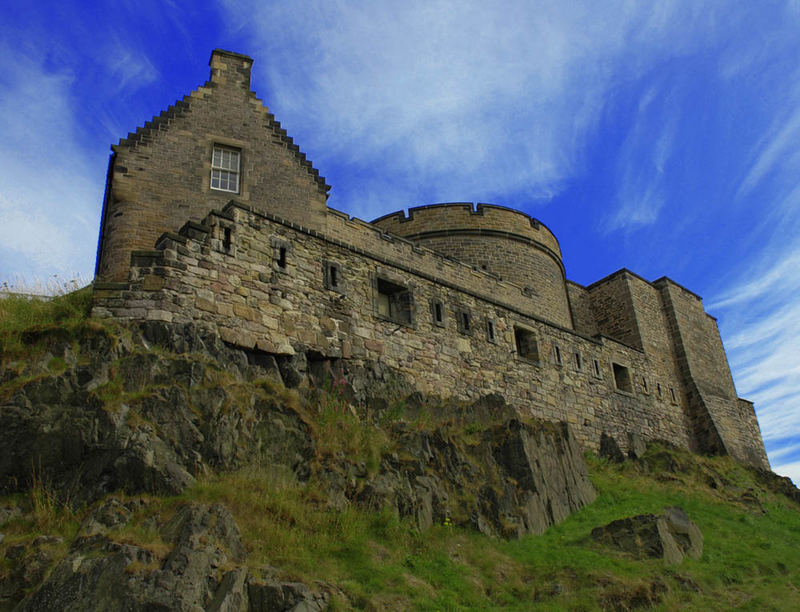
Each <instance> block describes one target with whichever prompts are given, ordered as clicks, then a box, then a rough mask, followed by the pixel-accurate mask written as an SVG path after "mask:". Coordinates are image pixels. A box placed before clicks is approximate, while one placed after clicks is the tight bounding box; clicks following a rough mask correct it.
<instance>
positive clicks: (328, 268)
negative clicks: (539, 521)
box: [94, 51, 768, 467]
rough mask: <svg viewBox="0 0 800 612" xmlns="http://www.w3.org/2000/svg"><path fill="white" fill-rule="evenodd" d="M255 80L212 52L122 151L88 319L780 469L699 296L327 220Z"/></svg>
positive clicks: (510, 249) (395, 222)
mask: <svg viewBox="0 0 800 612" xmlns="http://www.w3.org/2000/svg"><path fill="white" fill-rule="evenodd" d="M250 62H251V60H249V58H246V57H245V56H239V55H237V54H231V53H229V52H220V51H215V52H214V54H212V60H211V66H212V77H211V81H210V82H209V83H207V84H206V85H204V86H203V87H201V88H199V89H198V90H196V91H195V92H193V93H192V95H191V96H190V97H189V98H190V99H189V100H188V101H187V102H186V104H185V105H183V106H181V105H179V106H180V108H178V109H177V110H174V111H172V110H170V111H168V112H167V113H166V115H165V118H164V119H163V120H162V121H160V122H157V124H153V125H148V126H146V127H145V128H143V129H140V130H139V131H137V132H136V134H133V135H131V136H130V137H129V138H128V139H127V140H124V141H122V142H121V143H120V145H118V146H117V147H115V148H114V151H115V153H114V155H113V156H112V159H111V163H110V172H109V187H108V195H107V198H106V202H105V206H104V213H103V226H102V230H101V239H100V247H99V251H98V252H99V258H98V279H97V282H96V283H95V310H94V312H95V314H96V315H99V316H110V317H115V318H119V319H128V320H153V319H156V320H164V321H172V322H198V323H201V324H203V325H207V326H209V327H212V328H213V329H215V330H217V331H218V333H219V334H220V336H221V337H222V338H223V339H224V340H225V341H226V342H229V343H231V344H234V345H237V346H242V347H246V348H248V349H250V350H254V351H263V352H265V353H271V354H275V355H283V356H291V355H295V354H298V353H303V354H306V355H310V356H313V358H314V359H344V360H348V361H350V362H352V363H354V364H364V365H366V364H375V363H380V364H382V366H385V367H389V368H392V369H393V370H394V371H396V372H397V373H399V374H401V375H402V376H403V377H404V378H405V379H406V380H408V381H409V383H410V384H411V385H413V386H414V387H416V388H418V389H419V390H421V391H423V392H426V393H431V394H437V395H454V396H456V397H459V398H464V399H468V398H469V399H474V398H476V397H478V396H481V395H484V394H486V393H501V394H503V395H504V396H505V397H506V398H507V399H508V401H509V402H510V403H512V404H513V405H515V406H516V407H517V409H518V410H519V411H520V412H521V413H524V414H530V415H533V416H538V417H544V418H548V419H553V420H563V421H566V422H568V423H569V424H570V426H571V427H572V429H573V431H574V432H575V435H576V436H577V438H578V439H579V440H580V441H581V442H582V444H583V445H584V446H585V447H586V448H597V446H598V444H599V440H600V436H601V434H602V433H603V432H606V433H610V434H611V435H613V436H614V437H615V438H616V439H617V441H618V442H619V443H620V444H621V446H622V447H623V448H625V447H626V446H627V442H628V435H629V434H631V433H636V434H639V435H641V436H643V437H644V438H646V439H652V438H662V439H666V440H669V441H672V442H673V443H675V444H678V445H681V446H684V447H688V448H692V449H694V450H698V451H703V452H728V453H731V454H732V455H734V456H735V457H737V458H738V459H740V460H742V461H747V462H750V463H753V464H755V465H760V466H763V467H766V466H768V463H767V460H766V454H765V453H764V448H763V442H762V441H761V437H760V432H759V430H758V423H757V421H756V419H755V413H754V412H753V408H752V404H750V403H749V402H746V401H745V400H740V399H739V398H737V396H736V390H735V388H734V386H733V381H732V378H731V375H730V369H729V367H728V364H727V360H726V359H725V354H724V350H723V348H722V344H721V340H720V338H719V332H718V330H717V327H716V322H715V321H714V319H713V318H711V317H709V316H708V315H707V314H706V313H705V311H704V309H703V305H702V301H701V300H700V298H699V297H698V296H696V295H695V294H693V293H691V292H690V291H688V290H686V289H684V288H682V287H680V286H679V285H677V284H675V283H674V282H672V281H670V280H669V279H660V280H659V281H656V282H654V283H651V282H648V281H646V280H645V279H643V278H641V277H639V276H637V275H636V274H634V273H632V272H630V271H628V270H620V271H618V272H615V273H614V274H612V275H610V276H608V277H606V278H604V279H602V280H600V281H598V282H596V283H593V284H592V285H589V286H588V287H583V286H581V285H579V284H577V283H574V282H571V281H567V280H566V277H565V271H564V266H563V263H562V261H561V250H560V247H559V245H558V241H557V240H556V238H555V236H553V234H552V233H551V232H550V231H549V230H548V229H547V228H546V227H545V226H544V225H542V224H541V223H539V222H538V221H536V220H534V219H532V218H530V217H529V216H527V215H525V214H524V213H521V212H518V211H513V210H511V209H507V208H504V207H500V206H493V205H486V204H479V205H478V206H477V207H475V208H473V206H472V205H471V204H463V203H462V204H449V205H433V206H427V207H418V208H412V209H410V210H409V214H408V216H406V215H404V214H403V213H402V212H400V213H392V214H390V215H387V216H385V217H381V218H380V219H378V220H376V221H375V222H374V223H372V224H370V223H366V222H364V221H361V220H358V219H353V218H350V217H349V216H348V215H347V214H345V213H342V212H339V211H336V210H333V209H330V208H327V207H326V206H325V197H326V193H327V189H328V188H327V185H326V184H325V182H324V179H322V178H321V177H319V174H318V173H317V172H316V170H314V169H313V167H312V166H311V164H310V162H308V161H307V160H306V159H305V157H304V156H303V155H302V154H301V153H300V152H299V150H298V149H297V147H296V145H294V144H293V143H292V141H291V139H290V138H289V137H288V136H286V134H285V132H283V131H282V130H281V129H280V127H279V124H278V123H277V121H275V120H274V118H273V117H272V116H271V115H270V114H269V113H268V112H267V111H266V108H265V107H263V105H262V104H261V102H260V101H259V100H258V99H257V98H256V97H255V94H254V93H252V92H250V91H249V67H250ZM234 161H236V162H237V163H238V165H235V164H234V163H233V162H234ZM123 162H124V163H123ZM233 187H235V188H236V193H233V191H234V190H233ZM148 241H149V242H148ZM123 262H124V263H123ZM110 280H112V281H115V282H107V281H110Z"/></svg>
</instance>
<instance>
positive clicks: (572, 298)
mask: <svg viewBox="0 0 800 612" xmlns="http://www.w3.org/2000/svg"><path fill="white" fill-rule="evenodd" d="M567 296H568V297H569V306H570V310H571V311H572V321H573V324H574V326H575V331H577V332H580V333H582V334H586V335H587V336H596V335H597V323H596V322H595V320H594V312H593V311H592V302H591V296H590V295H589V292H588V291H587V290H586V287H582V286H581V285H579V284H578V283H575V282H573V281H569V280H568V281H567Z"/></svg>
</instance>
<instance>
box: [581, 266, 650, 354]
mask: <svg viewBox="0 0 800 612" xmlns="http://www.w3.org/2000/svg"><path fill="white" fill-rule="evenodd" d="M629 275H630V273H629V272H628V271H627V270H624V269H623V270H619V271H618V272H615V273H614V274H612V275H611V276H607V277H606V278H604V279H602V280H599V281H597V282H596V283H592V284H591V285H589V286H588V287H587V288H586V289H587V290H588V292H589V295H590V298H591V304H592V312H593V313H594V320H595V322H596V324H597V330H598V331H599V332H600V333H601V334H605V335H607V336H610V337H611V338H614V339H616V340H619V341H620V342H623V343H625V344H627V345H628V346H633V347H635V348H638V349H640V350H641V349H642V338H641V336H640V334H639V328H638V325H637V322H636V312H635V311H634V309H633V299H632V298H631V291H630V287H629V286H628V276H629Z"/></svg>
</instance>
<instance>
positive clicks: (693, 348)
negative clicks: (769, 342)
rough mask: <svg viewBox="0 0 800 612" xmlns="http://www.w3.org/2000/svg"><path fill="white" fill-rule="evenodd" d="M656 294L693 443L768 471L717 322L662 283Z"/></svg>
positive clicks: (691, 298) (695, 300)
mask: <svg viewBox="0 0 800 612" xmlns="http://www.w3.org/2000/svg"><path fill="white" fill-rule="evenodd" d="M653 285H654V286H655V287H657V288H658V289H659V291H660V293H661V296H662V300H663V302H664V306H665V313H666V317H667V320H668V322H669V328H670V334H671V336H672V342H673V346H675V348H676V356H677V365H678V368H679V371H680V373H681V375H682V377H683V381H684V388H685V391H686V393H687V406H688V408H689V416H690V419H691V422H692V427H693V438H694V439H695V440H697V441H698V442H699V443H700V444H701V446H703V447H704V448H706V449H709V450H711V449H714V447H715V445H718V446H720V447H721V448H719V449H717V450H724V451H726V452H728V453H730V454H731V455H732V456H734V457H736V458H737V459H739V460H740V461H745V462H749V463H752V464H754V465H762V466H764V467H767V466H768V465H769V463H768V461H767V457H766V452H765V450H764V443H763V442H762V439H761V432H760V430H759V429H758V421H757V420H756V417H755V412H753V410H752V404H750V403H749V402H745V403H742V402H741V401H740V400H739V398H738V397H737V395H736V388H735V387H734V384H733V378H732V377H731V373H730V366H729V365H728V360H727V358H726V356H725V350H724V348H723V346H722V339H721V338H720V335H719V329H718V328H717V322H716V320H715V319H714V318H713V317H710V316H709V315H707V314H706V312H705V310H704V309H703V304H702V301H701V300H700V298H699V297H698V296H696V295H695V294H693V293H692V292H690V291H688V290H686V289H684V288H683V287H681V286H679V285H677V284H675V283H674V282H672V281H670V280H669V279H667V278H662V279H659V280H658V281H656V282H655V283H653Z"/></svg>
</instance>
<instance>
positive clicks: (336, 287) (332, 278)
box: [322, 261, 344, 293]
mask: <svg viewBox="0 0 800 612" xmlns="http://www.w3.org/2000/svg"><path fill="white" fill-rule="evenodd" d="M322 268H323V277H324V284H325V288H326V289H330V290H331V291H338V292H339V293H342V292H343V291H344V283H343V279H342V268H341V266H339V264H338V263H335V262H332V261H323V262H322Z"/></svg>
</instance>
